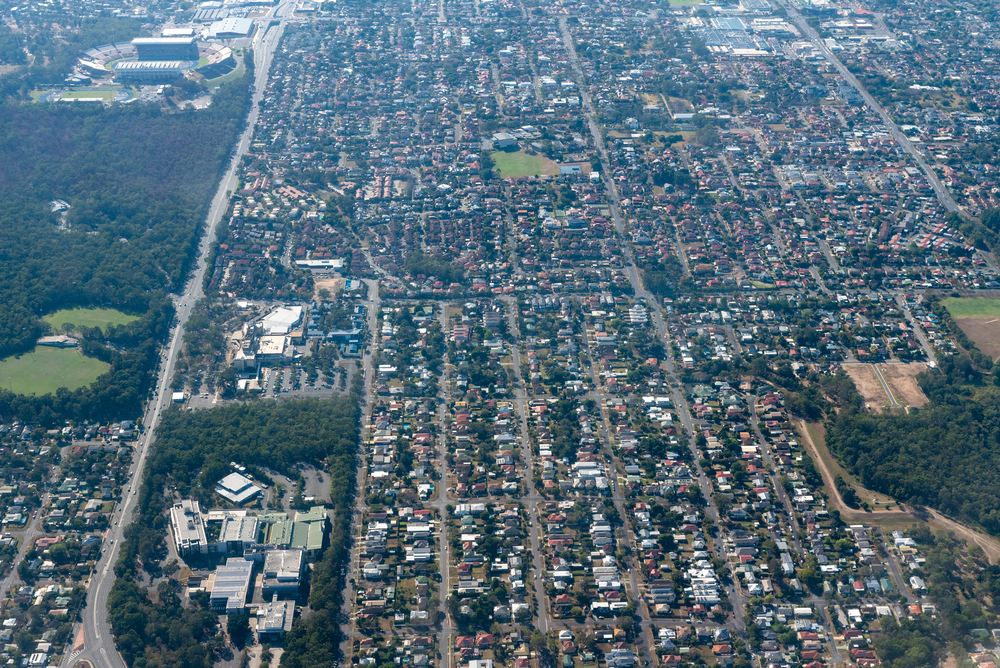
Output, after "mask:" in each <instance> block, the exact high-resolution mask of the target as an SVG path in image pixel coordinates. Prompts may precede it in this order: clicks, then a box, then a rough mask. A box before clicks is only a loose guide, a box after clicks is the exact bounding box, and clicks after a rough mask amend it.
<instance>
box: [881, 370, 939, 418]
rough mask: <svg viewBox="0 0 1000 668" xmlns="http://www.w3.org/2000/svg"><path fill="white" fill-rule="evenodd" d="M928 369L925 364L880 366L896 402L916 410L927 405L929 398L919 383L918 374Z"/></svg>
mask: <svg viewBox="0 0 1000 668" xmlns="http://www.w3.org/2000/svg"><path fill="white" fill-rule="evenodd" d="M926 368H927V365H926V364H924V363H923V362H914V363H912V364H880V365H879V369H880V370H881V371H882V377H883V378H885V382H887V383H889V389H890V390H891V391H892V394H893V396H895V397H896V401H898V402H899V403H901V404H903V405H904V406H913V407H914V408H920V407H921V406H923V405H924V404H926V403H927V396H926V395H925V394H924V391H923V390H921V389H920V385H919V384H918V383H917V374H918V373H920V372H921V371H924V370H925V369H926Z"/></svg>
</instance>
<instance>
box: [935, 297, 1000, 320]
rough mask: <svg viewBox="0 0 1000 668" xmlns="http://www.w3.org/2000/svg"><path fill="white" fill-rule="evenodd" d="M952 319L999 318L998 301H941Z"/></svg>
mask: <svg viewBox="0 0 1000 668" xmlns="http://www.w3.org/2000/svg"><path fill="white" fill-rule="evenodd" d="M941 301H942V302H944V305H945V307H946V308H947V309H948V313H951V317H952V318H975V317H977V316H978V317H994V318H1000V299H985V298H980V297H949V298H947V299H942V300H941Z"/></svg>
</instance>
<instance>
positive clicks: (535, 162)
mask: <svg viewBox="0 0 1000 668" xmlns="http://www.w3.org/2000/svg"><path fill="white" fill-rule="evenodd" d="M490 157H492V158H493V162H494V164H496V166H497V169H499V170H500V178H502V179H506V178H517V177H518V176H541V175H542V174H544V173H548V172H547V169H546V168H547V165H546V163H547V162H549V161H548V160H545V159H544V158H540V157H539V156H537V155H528V154H527V153H525V152H524V151H517V152H516V153H505V152H503V151H497V152H496V153H493V154H491V156H490ZM556 171H557V172H558V171H559V170H558V169H557V170H556Z"/></svg>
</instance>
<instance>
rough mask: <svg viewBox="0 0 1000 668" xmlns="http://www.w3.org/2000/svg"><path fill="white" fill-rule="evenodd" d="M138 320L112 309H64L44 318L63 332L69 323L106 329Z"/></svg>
mask: <svg viewBox="0 0 1000 668" xmlns="http://www.w3.org/2000/svg"><path fill="white" fill-rule="evenodd" d="M138 319H139V317H138V316H134V315H128V314H127V313H122V312H121V311H116V310H114V309H112V308H74V309H62V310H60V311H56V312H55V313H50V314H48V315H46V316H43V317H42V320H44V321H45V322H47V323H49V324H50V325H52V329H54V330H57V331H62V326H63V325H64V324H66V323H67V322H71V323H73V325H74V326H76V327H101V328H104V327H106V326H108V325H124V324H125V323H127V322H132V321H133V320H138Z"/></svg>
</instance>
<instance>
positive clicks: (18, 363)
mask: <svg viewBox="0 0 1000 668" xmlns="http://www.w3.org/2000/svg"><path fill="white" fill-rule="evenodd" d="M110 368H111V365H110V364H105V363H104V362H102V361H100V360H97V359H94V358H93V357H84V356H83V355H81V354H80V351H79V350H78V349H76V348H50V347H47V346H38V347H37V348H35V349H34V350H33V351H32V352H30V353H25V354H24V355H21V357H20V359H18V358H16V357H8V358H6V359H3V360H0V386H2V387H3V388H4V389H5V390H11V391H12V392H16V393H17V394H37V395H39V396H41V395H44V394H48V393H50V392H51V393H55V391H56V390H58V389H59V388H60V387H65V388H67V389H70V390H75V389H76V388H78V387H83V386H84V385H90V384H91V383H93V382H94V381H95V380H97V377H98V376H100V375H101V374H102V373H104V372H105V371H107V370H108V369H110Z"/></svg>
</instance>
